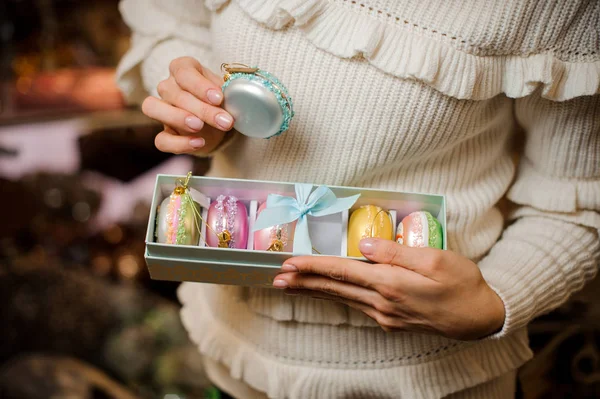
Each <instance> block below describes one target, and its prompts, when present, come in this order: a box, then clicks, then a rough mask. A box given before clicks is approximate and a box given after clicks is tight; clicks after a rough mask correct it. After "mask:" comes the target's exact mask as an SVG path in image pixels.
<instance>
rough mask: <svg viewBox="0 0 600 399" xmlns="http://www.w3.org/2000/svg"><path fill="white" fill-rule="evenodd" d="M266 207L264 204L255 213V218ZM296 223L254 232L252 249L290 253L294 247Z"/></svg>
mask: <svg viewBox="0 0 600 399" xmlns="http://www.w3.org/2000/svg"><path fill="white" fill-rule="evenodd" d="M266 207H267V203H266V202H264V203H263V204H262V205H261V206H260V207H259V208H258V211H257V213H256V217H258V215H260V213H261V212H262V211H263V209H265V208H266ZM295 230H296V222H295V221H294V222H292V223H287V224H283V225H275V226H272V227H267V228H266V229H262V230H258V231H256V232H254V249H255V250H257V251H271V252H292V250H293V247H294V231H295Z"/></svg>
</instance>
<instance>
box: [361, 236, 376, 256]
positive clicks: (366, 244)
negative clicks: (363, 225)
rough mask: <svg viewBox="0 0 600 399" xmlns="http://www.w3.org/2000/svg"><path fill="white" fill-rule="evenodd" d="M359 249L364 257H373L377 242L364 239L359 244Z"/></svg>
mask: <svg viewBox="0 0 600 399" xmlns="http://www.w3.org/2000/svg"><path fill="white" fill-rule="evenodd" d="M358 248H359V249H360V252H362V253H363V255H372V254H373V251H375V240H373V239H372V238H364V239H362V240H361V241H360V243H359V244H358Z"/></svg>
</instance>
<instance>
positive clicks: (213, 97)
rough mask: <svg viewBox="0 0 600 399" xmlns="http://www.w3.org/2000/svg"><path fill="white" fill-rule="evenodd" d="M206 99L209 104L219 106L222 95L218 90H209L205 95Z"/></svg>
mask: <svg viewBox="0 0 600 399" xmlns="http://www.w3.org/2000/svg"><path fill="white" fill-rule="evenodd" d="M206 98H208V101H210V102H211V104H213V105H219V104H221V101H223V94H221V92H220V91H219V90H215V89H211V90H209V91H208V92H207V93H206Z"/></svg>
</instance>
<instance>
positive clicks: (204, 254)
mask: <svg viewBox="0 0 600 399" xmlns="http://www.w3.org/2000/svg"><path fill="white" fill-rule="evenodd" d="M183 178H184V176H173V175H158V176H157V178H156V185H155V188H154V196H153V199H152V208H151V209H152V210H151V212H150V218H149V222H148V231H147V234H146V253H145V258H146V263H147V265H148V270H149V272H150V276H151V277H152V279H155V280H170V281H194V282H205V283H215V284H227V285H243V286H264V287H270V286H271V284H272V282H273V279H274V277H275V276H276V274H277V273H278V272H279V269H280V267H281V265H282V264H283V263H284V261H286V260H287V259H289V258H291V257H293V256H295V255H297V254H294V253H292V252H270V251H258V250H254V249H253V248H254V234H253V233H252V231H253V228H254V225H255V223H256V220H257V211H258V207H259V206H260V204H262V203H264V202H266V201H267V198H268V197H269V195H270V194H274V195H276V196H284V197H289V198H296V197H297V192H298V191H297V190H298V187H299V185H298V183H283V182H272V181H258V180H241V179H221V178H211V177H191V178H190V179H189V182H188V183H187V184H188V187H189V193H190V195H191V197H192V198H193V200H194V201H195V202H196V203H197V204H199V205H200V207H201V208H200V214H201V215H202V221H205V220H207V212H208V208H209V206H210V204H211V202H212V201H215V199H216V198H218V196H220V195H227V196H235V197H236V198H237V199H238V200H239V201H241V202H242V203H243V204H244V205H245V207H246V210H247V213H248V226H249V230H250V232H251V233H250V234H249V235H248V243H247V248H246V249H235V248H218V247H209V246H207V245H206V242H205V238H206V234H207V233H210V232H208V231H207V229H206V224H205V223H200V230H201V233H200V237H201V238H200V240H199V243H198V245H174V244H163V243H159V242H157V238H156V237H157V234H156V229H157V211H156V210H157V208H158V206H159V204H161V202H162V201H163V200H164V199H165V198H167V197H169V195H171V193H172V192H173V188H174V187H175V186H176V185H177V182H178V181H181V179H183ZM303 186H304V188H306V185H303ZM314 188H315V189H317V186H315V187H314ZM323 188H324V187H323ZM326 188H328V189H330V190H331V192H333V194H335V197H337V198H338V199H344V198H348V197H353V196H357V195H359V196H358V199H357V200H356V202H354V204H353V205H352V207H351V208H350V209H346V210H343V211H341V212H336V213H332V214H329V215H325V216H320V217H315V216H311V215H307V217H306V219H305V223H306V226H307V227H308V234H309V236H310V239H309V242H310V243H311V245H312V246H313V248H315V249H316V250H317V251H318V253H314V254H312V255H311V256H342V257H347V256H346V254H347V248H348V240H347V235H348V221H349V217H350V215H351V214H352V212H353V211H354V210H356V209H358V208H359V207H361V206H363V205H376V206H379V207H381V208H382V209H385V210H388V211H389V216H390V217H391V219H392V223H393V226H394V228H395V227H396V226H397V225H398V222H400V221H401V220H402V218H403V217H405V216H406V215H408V214H410V213H412V212H415V211H428V212H429V213H430V214H431V215H432V216H433V217H434V218H436V219H437V220H438V221H439V222H440V224H441V227H442V235H443V249H446V241H447V240H446V201H445V197H444V196H443V195H432V194H419V193H408V192H398V191H388V190H376V189H368V188H359V187H339V186H326ZM269 200H271V199H269ZM294 249H296V241H294ZM349 258H351V257H349ZM351 259H362V260H365V259H364V258H351Z"/></svg>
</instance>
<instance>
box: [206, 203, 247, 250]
mask: <svg viewBox="0 0 600 399" xmlns="http://www.w3.org/2000/svg"><path fill="white" fill-rule="evenodd" d="M207 219H208V220H207V223H208V230H207V232H206V244H207V245H208V246H209V247H218V248H236V249H246V247H247V245H248V211H247V210H246V206H245V205H244V204H243V203H242V202H241V201H239V200H238V199H237V198H236V197H234V196H232V195H219V196H218V197H217V199H216V200H215V201H214V202H212V203H211V204H210V207H209V208H208V217H207Z"/></svg>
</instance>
